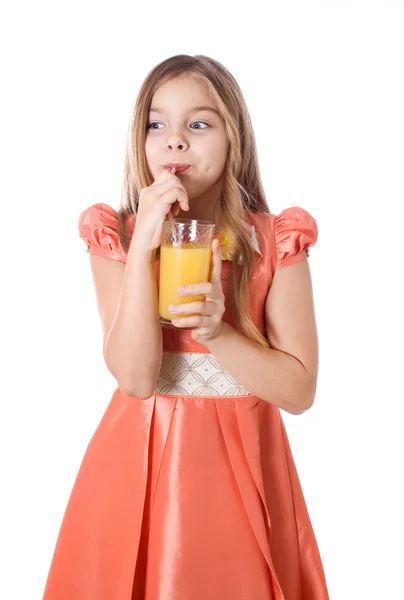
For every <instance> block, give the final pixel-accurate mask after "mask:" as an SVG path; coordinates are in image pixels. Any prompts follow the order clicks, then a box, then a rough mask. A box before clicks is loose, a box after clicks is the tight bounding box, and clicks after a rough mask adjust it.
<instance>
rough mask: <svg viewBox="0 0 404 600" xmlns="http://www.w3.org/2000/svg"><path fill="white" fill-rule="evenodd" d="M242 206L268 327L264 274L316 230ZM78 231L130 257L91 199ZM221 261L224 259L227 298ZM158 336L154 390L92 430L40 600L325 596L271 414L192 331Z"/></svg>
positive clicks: (112, 220) (253, 310) (129, 400)
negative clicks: (255, 245)
mask: <svg viewBox="0 0 404 600" xmlns="http://www.w3.org/2000/svg"><path fill="white" fill-rule="evenodd" d="M249 215H250V217H251V223H252V224H253V226H254V228H255V232H256V234H257V239H258V242H259V249H258V250H257V252H254V270H253V273H252V276H251V278H250V281H249V288H250V306H249V309H250V314H251V316H252V318H253V320H254V322H255V324H256V325H257V327H258V328H259V329H260V330H261V332H262V333H263V334H264V335H265V319H264V304H265V298H266V296H267V293H268V290H269V287H270V285H271V281H272V277H273V274H274V272H275V270H276V269H277V268H282V267H284V266H286V265H291V264H293V263H296V262H298V261H299V260H302V259H304V258H305V257H306V249H307V248H308V247H309V246H312V245H314V244H315V242H316V240H317V226H316V221H315V220H314V219H313V217H312V216H311V215H310V214H309V213H308V212H307V211H305V210H304V209H302V208H300V207H293V208H288V209H286V210H284V211H283V212H282V213H280V214H279V216H275V215H272V214H264V213H257V214H254V213H249ZM134 219H135V217H134V216H129V217H127V221H125V228H127V230H128V232H130V230H132V231H133V227H134ZM79 231H80V236H81V238H82V239H83V240H84V241H85V242H86V244H87V246H88V251H89V252H90V253H93V254H97V255H99V256H103V257H107V258H111V259H115V260H120V261H122V262H125V252H124V251H123V248H122V246H121V244H120V241H119V237H118V234H117V213H116V212H115V210H114V209H113V208H111V207H110V206H108V205H107V204H101V203H98V204H94V205H92V206H90V207H89V208H87V209H86V210H85V211H83V212H82V213H81V215H80V219H79ZM230 267H231V262H230V260H223V262H222V284H223V292H224V294H225V295H226V294H227V292H228V276H229V270H230ZM155 268H156V277H157V280H158V269H159V262H158V261H156V267H155ZM223 319H224V321H226V322H228V323H229V324H231V325H233V326H235V325H234V322H233V320H232V318H231V315H230V314H229V313H228V312H227V311H226V312H225V314H224V317H223ZM163 343H164V347H163V351H164V354H163V365H162V369H161V373H160V377H159V380H158V382H157V386H156V389H155V393H154V394H153V395H152V396H151V397H150V398H148V399H146V400H139V399H137V398H134V397H132V396H129V395H127V394H125V393H123V391H122V390H121V389H120V388H119V387H117V388H116V390H115V392H114V394H113V396H112V398H111V400H110V403H109V405H108V407H107V409H106V411H105V413H104V415H103V417H102V419H101V421H100V423H99V425H98V427H97V428H96V431H95V433H94V435H93V437H92V438H91V440H90V443H89V445H88V447H87V450H86V452H85V455H84V458H83V461H82V464H81V466H80V469H79V471H78V474H77V478H76V481H75V483H74V486H73V489H72V492H71V495H70V498H69V502H68V504H67V507H66V511H65V515H64V518H63V521H62V524H61V528H60V531H59V535H58V539H57V542H56V547H55V551H54V555H53V559H52V563H51V566H50V571H49V574H48V578H47V582H46V588H45V592H44V596H43V599H44V600H270V599H271V600H327V599H328V593H327V586H326V582H325V577H324V572H323V568H322V563H321V558H320V555H319V551H318V547H317V543H316V539H315V535H314V532H313V529H312V526H311V522H310V517H309V514H308V511H307V507H306V504H305V500H304V496H303V493H302V489H301V486H300V483H299V479H298V475H297V472H296V468H295V464H294V460H293V457H292V453H291V450H290V446H289V442H288V438H287V435H286V432H285V428H284V423H283V420H282V415H281V412H280V410H279V409H278V408H277V407H276V406H275V404H270V403H269V402H266V401H264V400H262V399H260V398H258V397H256V396H254V395H252V394H250V393H249V392H248V390H246V389H245V388H243V387H242V386H241V385H240V384H239V383H238V382H237V380H236V379H235V378H234V376H232V375H231V374H230V373H229V372H227V371H225V370H224V369H223V368H222V367H221V365H220V364H219V363H218V362H217V361H216V359H215V358H214V356H213V355H212V354H211V353H209V351H208V349H207V348H206V347H205V346H203V345H201V344H199V343H197V342H196V341H194V340H193V339H192V337H191V332H190V331H184V330H180V329H178V330H172V329H167V328H163Z"/></svg>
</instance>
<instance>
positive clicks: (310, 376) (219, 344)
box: [203, 258, 318, 415]
mask: <svg viewBox="0 0 404 600" xmlns="http://www.w3.org/2000/svg"><path fill="white" fill-rule="evenodd" d="M265 318H266V326H267V334H268V339H269V343H270V345H271V346H272V347H271V348H265V347H263V346H260V345H259V344H258V343H256V342H254V341H253V340H251V339H249V338H247V337H246V336H245V335H243V334H241V333H239V332H238V331H237V330H236V329H234V328H233V327H231V326H230V325H228V324H227V323H225V322H223V321H222V323H221V327H220V332H219V334H218V335H217V336H216V337H215V338H213V339H211V340H206V341H204V342H203V344H204V345H205V346H206V347H207V348H208V349H209V350H210V351H211V352H212V354H213V355H214V356H215V357H216V358H217V360H218V361H219V363H220V364H221V365H222V366H223V367H224V368H225V369H227V370H228V371H229V372H230V373H231V374H232V375H233V376H234V377H235V378H236V379H237V381H238V382H239V383H241V385H242V386H244V387H245V388H247V389H248V390H249V391H250V393H252V394H254V395H256V396H258V397H259V398H262V399H263V400H265V401H267V402H270V403H273V404H275V405H276V406H278V407H279V408H282V409H283V410H285V411H287V412H289V413H291V414H294V415H298V414H301V413H303V412H304V411H305V410H307V409H308V408H310V407H311V406H312V404H313V402H314V397H315V392H316V385H317V373H318V338H317V328H316V321H315V314H314V302H313V292H312V282H311V275H310V268H309V264H308V260H307V258H305V259H304V260H301V261H300V262H298V263H296V264H293V265H289V266H285V267H282V268H281V269H278V270H277V271H276V272H275V274H274V277H273V280H272V284H271V287H270V291H269V293H268V296H267V299H266V304H265Z"/></svg>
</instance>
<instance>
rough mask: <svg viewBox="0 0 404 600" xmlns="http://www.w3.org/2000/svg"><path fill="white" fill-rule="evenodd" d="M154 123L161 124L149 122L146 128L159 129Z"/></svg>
mask: <svg viewBox="0 0 404 600" xmlns="http://www.w3.org/2000/svg"><path fill="white" fill-rule="evenodd" d="M153 125H161V123H147V125H146V129H158V128H157V127H153Z"/></svg>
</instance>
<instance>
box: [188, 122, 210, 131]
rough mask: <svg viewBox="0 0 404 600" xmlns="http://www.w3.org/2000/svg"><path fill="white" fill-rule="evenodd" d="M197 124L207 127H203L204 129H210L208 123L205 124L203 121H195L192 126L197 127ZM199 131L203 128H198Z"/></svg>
mask: <svg viewBox="0 0 404 600" xmlns="http://www.w3.org/2000/svg"><path fill="white" fill-rule="evenodd" d="M195 123H199V124H200V125H205V127H202V129H205V128H206V127H209V125H208V124H207V123H204V122H203V121H194V123H192V125H195ZM197 129H201V127H198V128H197Z"/></svg>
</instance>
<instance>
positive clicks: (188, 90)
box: [151, 77, 215, 107]
mask: <svg viewBox="0 0 404 600" xmlns="http://www.w3.org/2000/svg"><path fill="white" fill-rule="evenodd" d="M196 100H197V101H198V102H203V103H204V104H207V105H209V104H210V105H212V106H213V107H214V106H215V102H214V100H213V98H212V96H211V94H210V91H209V88H208V84H207V83H206V81H203V80H201V79H200V78H193V77H176V78H175V79H170V80H169V81H166V82H165V83H163V84H162V85H161V86H160V87H159V88H158V89H157V90H156V91H155V92H154V94H153V98H152V101H151V106H152V107H154V106H159V105H160V104H161V103H163V102H168V103H171V102H176V103H178V102H180V103H181V104H187V103H188V102H195V101H196ZM157 103H158V104H157Z"/></svg>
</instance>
